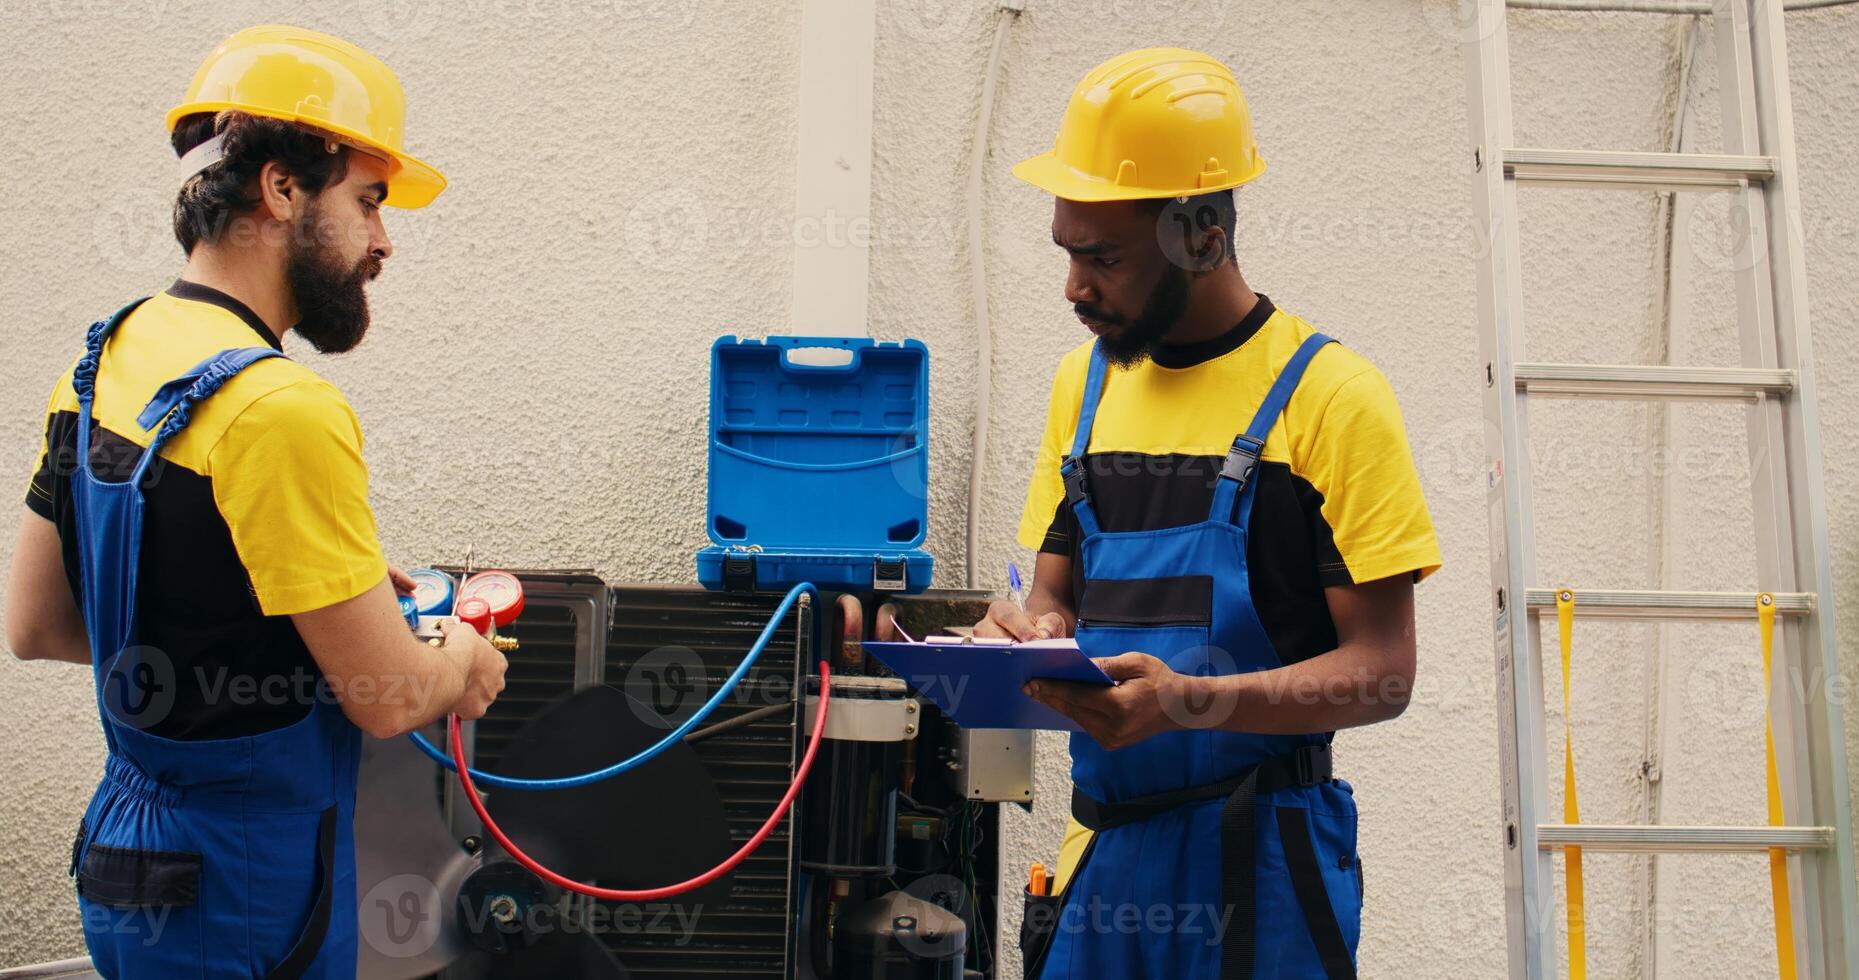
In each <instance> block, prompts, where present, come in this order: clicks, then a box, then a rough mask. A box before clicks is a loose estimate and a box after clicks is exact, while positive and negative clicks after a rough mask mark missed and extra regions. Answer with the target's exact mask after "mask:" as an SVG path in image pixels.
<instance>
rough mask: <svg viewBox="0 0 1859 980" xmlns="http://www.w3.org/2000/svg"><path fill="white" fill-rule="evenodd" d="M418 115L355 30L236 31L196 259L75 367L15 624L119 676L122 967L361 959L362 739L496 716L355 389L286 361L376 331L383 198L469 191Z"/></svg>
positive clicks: (205, 161) (18, 644) (75, 861)
mask: <svg viewBox="0 0 1859 980" xmlns="http://www.w3.org/2000/svg"><path fill="white" fill-rule="evenodd" d="M404 115H405V99H404V96H403V94H402V92H401V88H400V82H399V81H398V80H397V79H396V78H395V77H394V74H393V72H391V71H389V70H388V68H387V66H386V65H384V64H382V63H381V62H380V61H378V60H376V59H375V58H373V57H372V56H370V55H368V54H367V53H366V52H364V51H362V50H361V49H360V48H357V47H355V46H354V45H352V44H349V43H347V42H345V41H342V40H340V39H338V38H334V37H330V36H328V35H325V34H319V33H316V32H314V31H307V30H302V29H299V28H294V27H255V28H252V29H250V30H246V31H241V32H240V33H238V34H235V35H233V36H232V37H230V38H228V39H227V40H226V41H224V42H223V43H222V44H221V45H220V46H219V47H218V48H217V49H215V50H214V51H213V52H212V53H211V54H210V55H208V57H207V59H206V62H205V63H204V64H203V65H202V66H201V67H200V70H199V72H198V74H196V75H195V77H194V81H193V84H192V86H191V87H190V89H189V91H188V93H187V96H186V98H185V99H184V100H183V101H182V103H181V104H180V105H178V106H176V107H175V108H174V110H173V111H172V112H170V113H169V114H168V128H169V130H170V132H171V133H172V134H173V136H172V138H173V143H174V149H175V152H176V153H178V154H179V155H180V158H181V167H180V173H179V174H178V175H176V176H174V177H170V178H168V179H170V180H173V181H174V184H175V186H178V187H179V189H180V190H179V194H178V196H177V197H176V199H175V205H174V234H175V237H176V239H178V240H179V242H180V245H181V248H182V250H183V251H184V252H185V253H186V255H187V264H186V267H185V268H184V269H183V270H182V272H181V275H180V278H179V279H177V280H176V281H175V282H174V283H173V285H171V286H169V287H168V288H167V289H165V290H163V291H162V292H161V293H159V294H157V295H155V296H152V297H149V298H147V299H145V300H137V301H136V302H134V303H131V304H129V305H128V306H126V307H124V308H123V309H121V310H120V311H118V312H117V313H116V314H115V315H114V316H111V317H108V318H106V319H104V320H99V321H97V323H96V324H95V325H93V326H92V327H91V329H90V331H89V334H88V336H87V338H86V342H85V349H84V353H83V356H82V357H80V358H79V359H78V361H77V364H76V365H75V366H74V367H73V368H72V370H71V371H70V372H69V373H67V374H66V376H65V377H64V378H62V379H60V380H59V382H58V384H57V386H56V387H55V388H54V389H53V392H52V398H51V406H50V412H49V415H48V418H47V420H46V441H45V449H44V451H43V452H42V453H41V456H40V462H39V466H38V470H37V472H36V473H35V474H34V476H33V478H32V482H31V487H30V490H29V492H28V494H27V499H26V507H27V509H26V513H25V515H24V516H23V518H22V520H21V526H20V536H19V544H18V547H17V548H16V549H15V551H14V553H13V568H12V574H11V577H10V578H9V580H8V583H7V609H6V631H7V641H8V646H10V647H11V648H12V650H13V652H14V653H15V654H16V655H18V656H20V657H21V658H23V659H44V660H62V661H69V662H74V663H82V664H89V665H91V668H92V670H93V672H94V676H95V681H96V687H97V707H98V712H99V714H100V716H101V718H102V721H103V733H104V739H105V742H106V743H107V744H108V747H109V756H108V761H107V763H106V764H105V768H104V776H103V780H102V782H101V783H100V784H99V785H98V787H97V791H96V793H95V795H94V796H92V798H91V802H90V806H89V808H88V809H87V810H86V811H85V813H84V819H83V822H82V825H81V826H80V827H79V828H78V834H77V839H76V841H75V842H74V843H73V845H72V851H71V874H72V876H73V877H74V878H75V879H76V884H77V892H78V903H79V906H80V907H81V909H82V912H83V925H84V933H85V939H86V941H87V943H88V944H89V947H90V952H91V957H92V960H93V962H94V963H95V965H96V968H97V970H98V972H100V973H101V974H103V975H104V976H106V977H177V978H178V977H189V978H195V977H235V976H236V977H319V978H337V977H352V976H354V974H355V969H356V908H355V903H356V895H355V855H354V835H353V831H352V816H353V813H354V807H355V782H356V769H357V764H358V760H359V753H360V747H361V736H362V733H363V732H367V733H369V734H372V735H375V736H378V737H388V736H391V735H397V734H399V733H402V732H405V731H409V730H411V729H414V728H417V727H419V726H421V725H424V724H426V723H428V722H431V721H433V720H435V719H437V718H441V717H443V716H444V715H445V714H446V713H447V712H448V711H457V712H458V713H459V714H461V715H463V716H464V717H466V718H475V717H479V716H481V715H482V714H483V713H484V710H485V707H486V706H487V705H488V704H489V703H490V702H491V700H492V699H493V698H495V697H496V695H497V692H498V691H499V690H501V689H502V687H503V673H504V666H505V662H504V657H503V655H502V654H501V653H499V652H497V651H496V650H495V649H493V648H492V646H491V645H490V644H489V643H488V642H487V641H486V640H485V639H484V638H483V637H481V636H479V635H478V634H477V632H476V631H474V630H473V629H471V628H470V627H464V628H453V629H450V630H448V632H447V635H446V639H445V642H444V644H443V646H440V647H432V646H428V645H427V644H425V643H422V642H420V641H418V640H416V639H415V638H414V637H413V634H412V632H411V631H410V630H408V629H407V626H406V621H405V620H404V619H403V618H402V617H401V614H400V612H399V608H398V605H397V602H396V598H395V592H396V590H397V589H400V590H406V591H410V590H411V587H412V582H411V581H410V580H408V579H407V578H406V576H405V575H403V574H400V573H399V572H398V571H397V570H394V569H390V568H389V567H388V564H387V562H386V560H385V559H384V558H383V557H382V553H381V546H380V542H379V541H378V539H377V538H376V535H375V525H374V515H373V513H372V512H371V511H370V509H369V506H368V472H367V468H366V466H365V465H364V464H363V461H362V445H361V430H360V426H359V424H358V423H357V421H356V418H355V413H354V412H353V411H351V410H350V409H349V406H348V403H347V402H346V401H345V400H344V399H343V397H342V394H341V393H340V392H338V391H337V390H336V389H335V388H334V387H333V386H331V385H330V384H329V383H328V382H326V381H323V380H322V379H321V378H318V377H317V376H316V374H315V373H314V372H312V371H311V370H310V369H309V368H307V367H304V366H302V365H300V364H297V363H295V362H293V361H291V360H289V359H287V358H285V357H284V356H283V341H284V338H285V337H286V336H287V335H288V334H291V333H295V334H297V335H298V336H299V337H302V338H303V339H304V340H305V341H307V342H309V344H310V345H311V346H312V347H315V348H316V349H317V350H320V351H327V352H336V351H346V350H349V349H350V348H353V347H354V346H355V345H356V344H357V343H359V342H360V341H361V339H362V335H363V333H365V332H366V330H367V328H368V301H367V297H366V295H365V293H364V290H365V288H366V286H367V283H368V282H369V280H372V279H373V278H374V277H375V276H376V275H378V274H379V273H380V271H381V268H382V264H383V263H384V262H386V260H387V258H388V257H389V256H390V255H392V254H393V248H392V246H391V245H390V243H389V242H388V238H387V233H386V231H385V230H384V229H383V228H382V225H381V216H380V209H381V207H382V206H383V205H388V204H391V205H396V206H400V207H409V208H416V207H420V206H423V205H425V204H427V203H428V202H430V201H431V200H432V199H433V198H434V197H435V196H436V195H437V194H438V193H439V192H440V190H442V189H443V188H444V187H445V180H444V178H442V177H441V176H439V173H438V171H436V170H434V169H433V168H432V167H430V166H427V165H426V164H424V163H422V162H420V161H419V160H417V159H415V158H414V157H412V156H410V155H408V154H407V152H406V151H405V150H404V149H403V148H402V145H401V140H402V123H403V118H404ZM190 365H191V366H190ZM389 692H397V693H389Z"/></svg>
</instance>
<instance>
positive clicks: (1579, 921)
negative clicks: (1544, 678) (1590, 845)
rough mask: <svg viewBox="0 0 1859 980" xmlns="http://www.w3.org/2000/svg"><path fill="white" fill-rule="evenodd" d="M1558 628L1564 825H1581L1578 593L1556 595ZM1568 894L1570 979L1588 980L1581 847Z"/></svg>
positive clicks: (1574, 854)
mask: <svg viewBox="0 0 1859 980" xmlns="http://www.w3.org/2000/svg"><path fill="white" fill-rule="evenodd" d="M1556 629H1557V631H1558V632H1559V633H1560V634H1561V636H1562V822H1563V823H1568V824H1577V823H1581V806H1580V803H1579V801H1578V800H1577V798H1576V796H1575V735H1574V726H1573V725H1572V724H1571V722H1570V720H1569V701H1570V697H1569V661H1570V660H1571V659H1572V658H1571V656H1570V650H1571V648H1572V646H1573V642H1572V641H1573V637H1574V633H1575V593H1574V592H1573V591H1572V590H1569V589H1559V590H1557V592H1556ZM1562 858H1563V866H1564V867H1565V868H1566V869H1567V873H1568V891H1569V900H1568V904H1569V980H1587V976H1588V925H1587V915H1586V910H1585V909H1584V908H1583V906H1582V895H1581V848H1579V847H1565V848H1563V849H1562Z"/></svg>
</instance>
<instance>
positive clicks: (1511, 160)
mask: <svg viewBox="0 0 1859 980" xmlns="http://www.w3.org/2000/svg"><path fill="white" fill-rule="evenodd" d="M1504 173H1505V174H1506V175H1507V176H1514V177H1516V178H1517V179H1518V180H1520V181H1525V182H1531V183H1545V184H1583V185H1588V186H1593V187H1616V188H1630V189H1641V190H1643V189H1646V188H1648V187H1664V188H1669V189H1676V190H1688V189H1693V188H1698V187H1735V186H1737V185H1738V184H1739V183H1740V182H1741V181H1744V180H1752V181H1757V182H1761V181H1766V180H1768V179H1769V178H1770V177H1773V176H1774V175H1775V160H1774V158H1772V157H1749V156H1730V155H1727V154H1721V153H1617V152H1612V151H1608V150H1541V149H1531V148H1525V147H1511V148H1509V149H1506V150H1505V151H1504Z"/></svg>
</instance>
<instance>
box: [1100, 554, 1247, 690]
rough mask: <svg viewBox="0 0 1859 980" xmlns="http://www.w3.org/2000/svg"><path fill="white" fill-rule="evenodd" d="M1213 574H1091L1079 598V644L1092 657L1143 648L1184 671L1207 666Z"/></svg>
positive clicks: (1114, 654)
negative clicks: (1128, 576) (1121, 576)
mask: <svg viewBox="0 0 1859 980" xmlns="http://www.w3.org/2000/svg"><path fill="white" fill-rule="evenodd" d="M1213 585H1214V583H1213V577H1212V576H1209V575H1175V576H1167V577H1158V578H1131V579H1109V578H1100V579H1091V580H1090V581H1088V582H1086V583H1085V587H1084V594H1083V596H1081V597H1080V599H1079V602H1078V645H1079V647H1080V648H1082V649H1083V650H1084V652H1085V653H1086V654H1087V655H1089V656H1093V657H1114V656H1116V655H1117V654H1120V653H1127V652H1129V651H1132V650H1134V651H1139V652H1142V653H1146V654H1149V655H1150V656H1152V657H1155V658H1157V659H1159V660H1161V661H1162V662H1164V663H1166V664H1168V666H1169V668H1170V669H1172V670H1174V671H1176V672H1178V673H1184V674H1202V673H1205V672H1206V671H1207V669H1208V664H1209V658H1208V647H1207V644H1208V636H1209V630H1210V628H1211V625H1212V623H1213Z"/></svg>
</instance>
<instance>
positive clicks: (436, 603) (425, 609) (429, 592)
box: [407, 568, 456, 616]
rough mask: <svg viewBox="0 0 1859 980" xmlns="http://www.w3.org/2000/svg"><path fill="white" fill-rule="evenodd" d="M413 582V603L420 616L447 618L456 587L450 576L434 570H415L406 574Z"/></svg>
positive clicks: (450, 611)
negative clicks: (417, 608)
mask: <svg viewBox="0 0 1859 980" xmlns="http://www.w3.org/2000/svg"><path fill="white" fill-rule="evenodd" d="M407 577H408V578H411V579H412V580H413V602H414V605H416V606H418V607H419V611H420V615H422V616H449V615H451V613H452V594H453V592H454V591H455V589H456V587H455V586H454V585H453V583H452V576H450V575H447V574H446V573H444V572H442V571H439V570H438V569H436V568H416V569H414V570H413V571H410V572H408V573H407Z"/></svg>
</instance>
